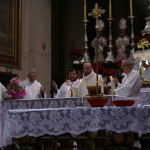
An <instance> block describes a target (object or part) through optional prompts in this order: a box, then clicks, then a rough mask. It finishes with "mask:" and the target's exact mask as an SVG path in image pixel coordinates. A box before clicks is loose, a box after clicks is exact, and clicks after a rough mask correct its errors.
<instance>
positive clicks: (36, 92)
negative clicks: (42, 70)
mask: <svg viewBox="0 0 150 150" xmlns="http://www.w3.org/2000/svg"><path fill="white" fill-rule="evenodd" d="M20 85H22V86H25V91H26V96H24V97H23V99H36V98H42V96H41V93H40V90H41V87H42V85H41V83H39V82H37V81H36V80H35V81H34V82H33V83H31V82H30V81H29V79H26V80H25V81H22V82H21V83H20ZM45 97H47V96H46V94H45V93H44V98H45Z"/></svg>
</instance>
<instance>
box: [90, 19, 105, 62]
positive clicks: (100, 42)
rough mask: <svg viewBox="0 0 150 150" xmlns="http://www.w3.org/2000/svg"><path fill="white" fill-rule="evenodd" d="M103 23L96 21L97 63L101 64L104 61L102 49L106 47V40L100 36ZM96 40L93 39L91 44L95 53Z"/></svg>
mask: <svg viewBox="0 0 150 150" xmlns="http://www.w3.org/2000/svg"><path fill="white" fill-rule="evenodd" d="M104 26H105V25H104V22H103V20H101V19H100V20H98V31H99V35H98V61H100V62H103V61H104V56H103V49H104V47H105V46H107V39H106V38H105V37H104V36H102V31H103V29H104ZM96 43H97V38H94V39H93V40H92V42H91V47H93V48H94V51H95V53H96V49H97V44H96ZM93 62H94V63H96V55H95V56H94V60H93Z"/></svg>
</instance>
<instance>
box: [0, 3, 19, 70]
mask: <svg viewBox="0 0 150 150" xmlns="http://www.w3.org/2000/svg"><path fill="white" fill-rule="evenodd" d="M0 65H2V66H7V67H12V68H21V0H1V1H0Z"/></svg>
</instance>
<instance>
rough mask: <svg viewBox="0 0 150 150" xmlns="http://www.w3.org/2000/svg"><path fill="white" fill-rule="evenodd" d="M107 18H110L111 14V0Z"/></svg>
mask: <svg viewBox="0 0 150 150" xmlns="http://www.w3.org/2000/svg"><path fill="white" fill-rule="evenodd" d="M109 18H112V14H111V0H109Z"/></svg>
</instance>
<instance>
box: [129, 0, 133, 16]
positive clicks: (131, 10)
mask: <svg viewBox="0 0 150 150" xmlns="http://www.w3.org/2000/svg"><path fill="white" fill-rule="evenodd" d="M130 16H133V8H132V0H130Z"/></svg>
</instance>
